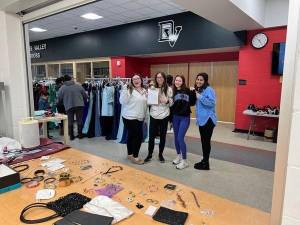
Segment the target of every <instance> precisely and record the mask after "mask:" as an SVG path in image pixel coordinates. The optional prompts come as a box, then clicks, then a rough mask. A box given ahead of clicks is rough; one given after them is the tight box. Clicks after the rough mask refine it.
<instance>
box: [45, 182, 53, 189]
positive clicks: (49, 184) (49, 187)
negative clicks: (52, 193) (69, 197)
mask: <svg viewBox="0 0 300 225" xmlns="http://www.w3.org/2000/svg"><path fill="white" fill-rule="evenodd" d="M44 188H45V189H55V188H56V184H55V183H54V182H53V183H44Z"/></svg>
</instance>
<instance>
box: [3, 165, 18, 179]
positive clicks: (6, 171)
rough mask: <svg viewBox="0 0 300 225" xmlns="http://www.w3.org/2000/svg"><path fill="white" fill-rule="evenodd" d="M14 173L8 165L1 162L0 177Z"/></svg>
mask: <svg viewBox="0 0 300 225" xmlns="http://www.w3.org/2000/svg"><path fill="white" fill-rule="evenodd" d="M14 173H16V171H14V170H13V169H11V168H9V167H8V166H5V165H3V164H1V165H0V177H6V176H9V175H12V174H14Z"/></svg>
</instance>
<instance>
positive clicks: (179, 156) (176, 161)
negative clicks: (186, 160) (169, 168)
mask: <svg viewBox="0 0 300 225" xmlns="http://www.w3.org/2000/svg"><path fill="white" fill-rule="evenodd" d="M180 162H181V155H177V158H176V159H174V160H173V164H174V165H178V164H179V163H180Z"/></svg>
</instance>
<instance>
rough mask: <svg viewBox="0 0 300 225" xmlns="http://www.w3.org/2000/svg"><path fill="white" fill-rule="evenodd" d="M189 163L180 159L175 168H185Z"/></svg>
mask: <svg viewBox="0 0 300 225" xmlns="http://www.w3.org/2000/svg"><path fill="white" fill-rule="evenodd" d="M188 166H189V164H188V163H187V162H186V160H181V162H180V163H179V164H178V165H177V166H176V169H178V170H183V169H184V168H187V167H188Z"/></svg>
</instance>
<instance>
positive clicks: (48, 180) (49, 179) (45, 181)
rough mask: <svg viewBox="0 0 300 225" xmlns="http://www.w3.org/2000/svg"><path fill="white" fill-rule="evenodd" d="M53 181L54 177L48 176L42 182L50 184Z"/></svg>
mask: <svg viewBox="0 0 300 225" xmlns="http://www.w3.org/2000/svg"><path fill="white" fill-rule="evenodd" d="M55 181H56V178H55V177H49V178H47V179H45V180H44V183H45V184H51V183H54V182H55Z"/></svg>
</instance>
